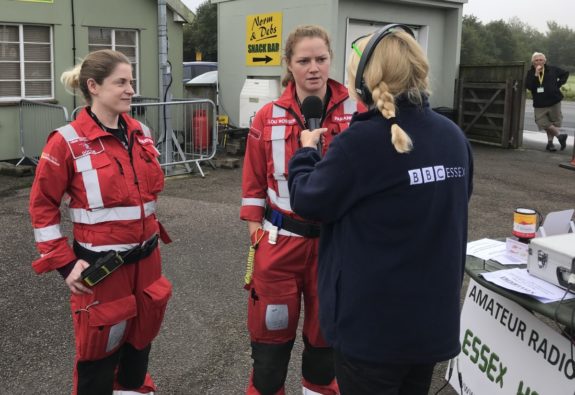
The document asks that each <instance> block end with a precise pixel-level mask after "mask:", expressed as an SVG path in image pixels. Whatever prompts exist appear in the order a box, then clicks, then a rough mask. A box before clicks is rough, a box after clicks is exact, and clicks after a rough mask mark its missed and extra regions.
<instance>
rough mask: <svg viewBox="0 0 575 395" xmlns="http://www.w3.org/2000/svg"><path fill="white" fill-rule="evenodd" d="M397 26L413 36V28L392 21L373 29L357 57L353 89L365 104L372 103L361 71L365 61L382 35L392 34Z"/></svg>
mask: <svg viewBox="0 0 575 395" xmlns="http://www.w3.org/2000/svg"><path fill="white" fill-rule="evenodd" d="M397 28H400V29H402V30H403V31H405V32H406V33H408V34H409V35H411V37H413V38H415V35H414V34H413V30H411V29H410V28H409V27H408V26H406V25H401V24H399V23H393V24H390V25H385V26H383V27H382V28H381V29H379V30H377V31H375V33H373V36H371V39H370V40H369V42H368V43H367V45H366V46H365V49H364V50H363V52H362V54H361V58H360V59H359V64H358V66H357V72H356V74H355V91H356V92H357V94H358V95H359V97H360V98H361V100H362V101H363V102H364V103H365V104H366V105H370V104H372V103H373V99H372V97H371V92H370V91H369V89H367V87H366V86H365V81H364V79H363V73H364V72H365V67H366V66H367V62H368V61H369V59H370V58H371V55H372V54H373V51H375V47H376V46H377V44H379V42H380V41H381V40H383V38H384V37H386V36H389V35H390V34H392V33H393V30H394V29H397Z"/></svg>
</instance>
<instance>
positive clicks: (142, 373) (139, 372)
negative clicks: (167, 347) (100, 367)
mask: <svg viewBox="0 0 575 395" xmlns="http://www.w3.org/2000/svg"><path fill="white" fill-rule="evenodd" d="M151 348H152V345H151V344H149V345H148V346H147V347H145V348H143V349H142V350H138V349H136V348H135V347H134V346H132V345H131V344H130V343H124V345H123V346H122V348H121V349H120V363H119V367H118V383H119V384H120V385H121V386H122V387H124V388H125V389H137V388H140V387H141V386H142V384H144V380H145V379H146V372H147V371H148V360H149V356H150V350H151Z"/></svg>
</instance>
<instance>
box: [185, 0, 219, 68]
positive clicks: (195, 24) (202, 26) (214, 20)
mask: <svg viewBox="0 0 575 395" xmlns="http://www.w3.org/2000/svg"><path fill="white" fill-rule="evenodd" d="M196 52H201V53H202V60H208V61H217V60H218V7H217V4H210V2H209V0H206V1H205V2H203V3H202V4H200V6H199V7H198V9H197V10H196V18H195V19H194V20H193V21H192V23H190V24H189V25H185V26H184V61H186V62H187V61H193V60H196Z"/></svg>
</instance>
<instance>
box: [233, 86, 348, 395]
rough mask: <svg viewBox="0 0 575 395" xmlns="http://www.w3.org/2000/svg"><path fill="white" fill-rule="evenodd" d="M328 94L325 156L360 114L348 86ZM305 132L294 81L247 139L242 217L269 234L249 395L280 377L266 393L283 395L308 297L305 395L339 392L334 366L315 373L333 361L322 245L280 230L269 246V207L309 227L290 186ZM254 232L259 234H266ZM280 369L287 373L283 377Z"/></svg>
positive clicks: (261, 249)
mask: <svg viewBox="0 0 575 395" xmlns="http://www.w3.org/2000/svg"><path fill="white" fill-rule="evenodd" d="M328 89H329V91H330V93H331V95H330V97H329V101H328V103H327V106H326V108H325V115H324V117H323V118H324V119H322V122H321V127H324V128H328V131H327V132H326V133H324V136H325V140H324V144H323V151H324V153H325V151H326V150H327V148H328V146H329V143H330V142H331V140H332V139H333V137H334V136H335V135H337V134H339V133H340V132H342V131H343V130H344V129H346V128H347V127H348V125H349V122H350V120H351V117H352V114H353V113H354V112H356V111H357V110H358V105H357V103H356V102H355V101H354V100H352V99H351V98H349V95H348V91H347V89H346V88H345V87H344V86H343V85H341V84H339V83H338V82H336V81H334V80H328ZM304 129H306V127H305V122H304V117H303V115H302V113H301V111H300V107H299V104H298V102H297V98H296V93H295V84H294V83H293V82H291V83H290V84H289V85H288V86H287V87H286V89H285V91H284V92H283V94H282V95H281V97H280V98H279V99H278V100H276V101H274V102H273V103H268V104H266V105H265V106H264V107H263V108H262V109H260V111H258V113H257V114H256V116H255V118H254V120H253V123H252V125H251V128H250V132H249V135H248V139H247V147H246V155H245V159H244V168H243V179H242V189H243V191H242V206H241V210H240V218H241V219H243V220H246V221H253V222H261V223H262V227H263V229H264V230H265V231H266V232H265V234H264V236H263V238H262V240H261V241H260V243H259V245H258V247H257V250H256V253H255V262H254V271H253V279H252V282H251V284H250V285H249V287H250V289H249V290H250V297H249V300H248V329H249V333H250V338H251V341H252V358H254V370H253V372H252V376H251V377H250V383H249V386H248V390H247V394H248V395H252V394H253V395H259V394H260V391H258V389H256V385H257V384H256V385H254V382H257V381H258V380H257V376H258V375H260V377H262V379H261V381H262V382H263V381H268V382H269V380H270V379H269V377H272V376H274V375H277V379H272V380H273V381H275V382H274V383H273V384H270V386H269V387H268V388H277V387H280V389H279V390H278V392H277V394H283V391H284V390H283V382H284V381H285V371H286V370H287V363H288V362H289V352H290V351H291V346H292V345H293V340H294V339H295V337H296V331H297V326H298V319H299V316H300V305H301V295H302V294H303V296H304V306H305V317H304V325H303V336H304V342H305V345H306V350H305V351H304V355H303V366H304V367H303V372H302V373H303V376H304V377H303V379H302V383H303V387H304V393H309V394H326V395H332V394H337V393H338V390H337V384H336V383H335V380H333V374H332V373H331V372H332V370H331V366H324V368H322V369H319V367H318V369H319V371H317V372H314V370H318V369H316V368H315V367H314V365H318V366H319V365H322V364H323V365H331V359H330V358H331V357H327V356H325V352H323V353H322V351H325V350H326V349H327V348H328V345H327V344H326V342H325V340H324V338H323V336H322V334H321V331H320V328H319V318H318V299H317V259H318V256H317V253H318V238H317V237H313V238H312V237H302V236H300V235H299V234H295V233H293V232H290V231H287V230H286V229H283V228H281V227H279V229H277V228H276V229H277V231H278V236H277V242H276V244H270V243H269V239H268V237H269V231H270V230H271V231H272V232H274V231H275V230H276V229H273V227H274V225H273V224H272V222H270V221H269V220H268V219H265V214H264V213H265V212H266V207H267V210H268V212H269V210H270V209H271V210H274V211H275V215H277V214H278V213H280V216H287V217H289V218H293V219H295V220H297V221H301V222H303V223H305V220H303V218H301V217H299V216H298V215H297V214H295V213H294V212H293V211H292V210H291V207H290V200H289V190H288V186H287V168H288V162H289V160H290V158H291V156H292V155H293V154H294V152H295V151H296V150H297V149H298V148H300V144H299V135H300V132H301V131H302V130H304ZM315 226H317V224H315ZM256 233H258V234H260V235H261V232H256ZM254 237H255V235H254ZM272 238H273V236H272ZM254 241H255V240H252V242H254ZM265 345H269V347H266V346H265ZM262 350H263V351H262ZM260 354H261V357H260ZM319 354H321V355H319ZM310 355H311V357H309V358H307V356H310ZM267 359H269V360H271V361H277V360H278V359H281V360H282V362H278V363H277V365H278V366H277V368H271V367H270V366H271V365H274V364H271V363H267V367H263V365H266V363H265V362H264V361H266V360H267ZM306 359H307V361H306ZM277 370H280V371H281V372H280V373H277ZM306 370H307V371H308V372H306ZM330 375H331V378H330ZM264 376H267V377H268V378H265V377H264ZM282 376H283V377H282ZM262 386H263V385H262ZM306 391H307V392H306Z"/></svg>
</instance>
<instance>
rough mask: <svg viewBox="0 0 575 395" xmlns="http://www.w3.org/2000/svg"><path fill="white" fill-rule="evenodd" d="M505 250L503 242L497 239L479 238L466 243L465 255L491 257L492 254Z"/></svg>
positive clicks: (481, 257)
mask: <svg viewBox="0 0 575 395" xmlns="http://www.w3.org/2000/svg"><path fill="white" fill-rule="evenodd" d="M502 252H505V243H504V242H503V241H499V240H492V239H480V240H475V241H470V242H469V243H467V255H472V256H476V257H477V258H480V259H485V260H487V259H491V258H492V257H493V256H496V255H498V254H501V253H502Z"/></svg>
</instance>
